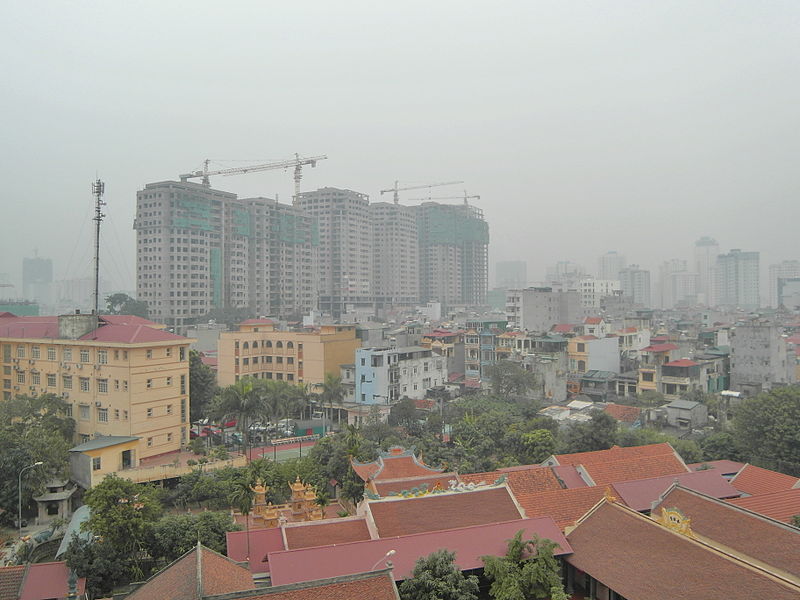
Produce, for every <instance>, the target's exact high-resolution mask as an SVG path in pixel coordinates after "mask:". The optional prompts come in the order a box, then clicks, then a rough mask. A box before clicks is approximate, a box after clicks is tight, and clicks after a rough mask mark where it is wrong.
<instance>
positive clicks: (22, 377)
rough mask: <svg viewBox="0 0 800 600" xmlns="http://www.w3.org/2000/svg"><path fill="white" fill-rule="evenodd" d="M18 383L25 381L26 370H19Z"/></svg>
mask: <svg viewBox="0 0 800 600" xmlns="http://www.w3.org/2000/svg"><path fill="white" fill-rule="evenodd" d="M17 383H25V371H17Z"/></svg>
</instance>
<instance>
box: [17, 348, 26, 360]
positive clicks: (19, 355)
mask: <svg viewBox="0 0 800 600" xmlns="http://www.w3.org/2000/svg"><path fill="white" fill-rule="evenodd" d="M17 358H25V346H17Z"/></svg>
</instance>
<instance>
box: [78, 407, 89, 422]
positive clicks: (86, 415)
mask: <svg viewBox="0 0 800 600" xmlns="http://www.w3.org/2000/svg"><path fill="white" fill-rule="evenodd" d="M80 408H81V420H82V421H88V420H89V405H88V404H81V405H80Z"/></svg>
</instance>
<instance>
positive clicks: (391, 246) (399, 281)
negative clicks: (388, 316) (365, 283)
mask: <svg viewBox="0 0 800 600" xmlns="http://www.w3.org/2000/svg"><path fill="white" fill-rule="evenodd" d="M369 217H370V221H371V225H372V235H373V241H372V247H373V265H372V288H373V290H374V293H375V296H376V300H377V301H378V302H380V303H382V304H388V305H392V306H412V305H414V304H416V303H418V302H419V236H418V234H417V219H416V215H415V213H414V210H413V209H412V208H410V207H408V206H403V205H402V204H394V203H390V202H374V203H372V204H370V205H369Z"/></svg>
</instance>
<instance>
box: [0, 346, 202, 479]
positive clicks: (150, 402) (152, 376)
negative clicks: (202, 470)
mask: <svg viewBox="0 0 800 600" xmlns="http://www.w3.org/2000/svg"><path fill="white" fill-rule="evenodd" d="M167 335H170V336H171V337H172V338H174V339H170V340H168V341H166V340H165V341H157V342H147V343H124V342H100V341H94V340H80V339H60V338H57V337H54V338H49V337H41V338H29V337H0V348H1V349H2V352H0V365H2V367H1V368H2V380H1V381H0V385H2V392H3V394H2V397H3V398H4V399H8V398H11V397H12V395H17V394H25V395H39V394H44V393H51V394H55V395H57V396H59V397H61V398H63V399H64V400H65V401H66V402H67V403H68V404H69V407H70V410H71V416H72V418H73V419H74V420H75V424H76V440H75V441H76V443H81V442H85V441H87V440H89V439H92V438H94V437H96V436H135V437H138V438H140V440H139V442H138V445H137V451H136V458H137V460H138V459H142V458H147V457H149V456H155V455H159V454H164V453H167V452H174V451H176V450H179V449H180V448H181V446H182V445H183V444H185V443H187V442H188V435H189V414H190V412H189V344H190V342H191V341H192V340H190V339H188V338H179V337H178V336H172V335H171V334H167ZM112 470H116V469H112Z"/></svg>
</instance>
